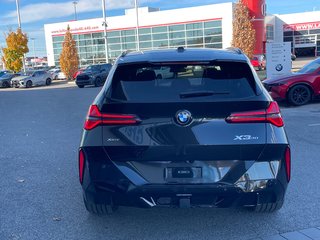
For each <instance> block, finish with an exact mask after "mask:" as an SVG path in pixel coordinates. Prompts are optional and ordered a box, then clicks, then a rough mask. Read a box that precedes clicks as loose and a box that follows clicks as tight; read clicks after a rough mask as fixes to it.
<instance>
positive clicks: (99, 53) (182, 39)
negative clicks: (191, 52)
mask: <svg viewBox="0 0 320 240" xmlns="http://www.w3.org/2000/svg"><path fill="white" fill-rule="evenodd" d="M138 32H139V46H140V49H141V50H149V49H157V48H176V47H179V46H183V47H200V48H202V47H208V48H222V20H212V21H202V22H196V23H186V24H173V25H168V26H158V27H143V28H140V29H139V30H138ZM73 38H74V39H75V41H76V44H77V48H78V52H79V56H80V66H81V67H83V66H87V65H89V64H92V63H98V62H103V61H105V46H104V45H105V44H104V42H105V40H104V33H103V32H96V33H83V34H74V35H73ZM107 38H108V49H109V58H111V59H115V58H116V57H118V56H119V55H120V54H121V52H122V51H125V50H137V39H136V29H135V28H132V29H127V30H116V31H113V30H112V31H108V32H107ZM52 40H53V51H54V59H55V62H56V64H58V65H59V54H60V53H61V49H62V42H63V40H64V36H54V37H52Z"/></svg>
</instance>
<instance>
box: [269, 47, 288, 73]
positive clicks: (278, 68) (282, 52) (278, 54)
mask: <svg viewBox="0 0 320 240" xmlns="http://www.w3.org/2000/svg"><path fill="white" fill-rule="evenodd" d="M266 58H267V78H268V79H270V78H276V77H281V76H283V75H286V74H290V73H291V67H292V61H291V42H283V43H267V56H266Z"/></svg>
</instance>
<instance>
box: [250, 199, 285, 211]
mask: <svg viewBox="0 0 320 240" xmlns="http://www.w3.org/2000/svg"><path fill="white" fill-rule="evenodd" d="M283 202H284V201H283V200H282V201H279V202H275V203H263V204H259V205H257V206H255V207H253V208H252V210H253V211H254V212H258V213H272V212H275V211H278V210H279V209H281V208H282V206H283Z"/></svg>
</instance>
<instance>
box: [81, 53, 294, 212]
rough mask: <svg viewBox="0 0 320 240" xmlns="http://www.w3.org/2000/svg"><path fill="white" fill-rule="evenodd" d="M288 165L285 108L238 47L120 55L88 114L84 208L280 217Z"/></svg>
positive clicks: (83, 161) (84, 143) (83, 142)
mask: <svg viewBox="0 0 320 240" xmlns="http://www.w3.org/2000/svg"><path fill="white" fill-rule="evenodd" d="M195 68H196V69H197V71H196V74H195V73H194V71H193V69H195ZM160 71H166V73H167V74H163V75H162V77H161V78H157V75H158V74H159V73H160ZM200 72H201V73H200ZM169 73H171V74H169ZM165 76H166V77H165ZM290 164H291V158H290V146H289V143H288V139H287V136H286V133H285V129H284V123H283V120H282V117H281V114H280V110H279V107H278V105H277V103H276V102H274V101H273V100H272V98H271V97H270V96H269V94H268V92H267V91H266V90H265V89H264V87H263V86H262V84H261V82H260V80H259V79H258V77H257V75H256V73H255V71H254V69H253V68H252V67H251V65H250V60H249V59H248V58H247V57H246V56H245V55H244V54H243V53H242V52H241V51H240V50H238V49H228V50H211V49H184V48H178V49H171V50H153V51H146V52H132V53H127V54H125V53H124V54H122V55H121V56H120V57H119V58H118V59H117V61H116V62H115V64H114V66H113V68H112V69H111V71H110V74H109V76H108V80H107V82H106V83H105V85H104V87H103V88H102V90H101V92H100V93H99V94H98V96H97V97H96V99H95V100H94V102H93V103H92V105H91V106H90V108H89V112H88V115H87V117H86V120H85V124H84V131H83V136H82V140H81V144H80V149H79V178H80V183H81V185H82V188H83V196H84V203H85V206H86V209H87V210H88V211H89V212H92V213H96V214H109V213H111V212H113V211H114V210H115V209H116V208H117V206H135V207H147V208H149V207H158V206H176V207H191V206H200V207H201V206H210V207H221V208H225V207H247V208H250V209H252V210H255V211H258V212H272V211H275V210H278V209H280V208H281V207H282V205H283V202H284V197H285V192H286V188H287V185H288V183H289V181H290Z"/></svg>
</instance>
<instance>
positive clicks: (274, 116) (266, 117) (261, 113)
mask: <svg viewBox="0 0 320 240" xmlns="http://www.w3.org/2000/svg"><path fill="white" fill-rule="evenodd" d="M226 121H227V122H228V123H259V122H266V123H271V124H273V125H275V126H277V127H282V126H283V125H284V123H283V120H282V117H281V114H280V109H279V106H278V104H277V102H271V103H270V105H269V107H268V108H267V109H266V110H258V111H250V112H241V113H232V114H231V115H230V116H229V117H227V118H226Z"/></svg>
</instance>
